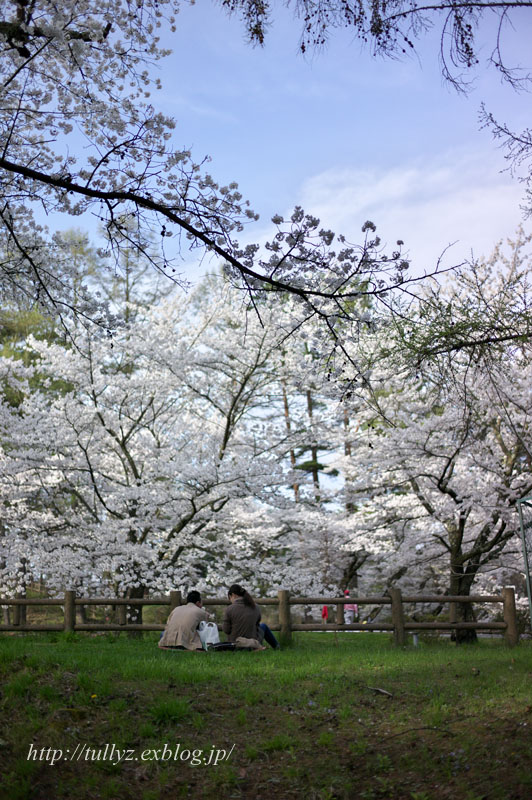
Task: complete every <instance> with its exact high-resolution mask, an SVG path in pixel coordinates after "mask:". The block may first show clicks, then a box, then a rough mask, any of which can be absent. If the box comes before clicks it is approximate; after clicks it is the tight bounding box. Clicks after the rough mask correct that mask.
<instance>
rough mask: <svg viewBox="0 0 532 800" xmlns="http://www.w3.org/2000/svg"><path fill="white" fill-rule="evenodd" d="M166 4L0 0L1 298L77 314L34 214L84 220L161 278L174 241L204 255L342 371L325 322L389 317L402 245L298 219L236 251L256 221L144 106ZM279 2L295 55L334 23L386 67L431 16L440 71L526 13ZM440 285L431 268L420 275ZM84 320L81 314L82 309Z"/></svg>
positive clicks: (246, 15)
mask: <svg viewBox="0 0 532 800" xmlns="http://www.w3.org/2000/svg"><path fill="white" fill-rule="evenodd" d="M179 5H180V2H179V0H136V2H135V3H134V4H130V2H129V0H108V2H106V4H104V7H100V6H99V5H98V4H96V3H95V2H93V1H92V0H85V2H84V3H79V2H76V0H62V2H61V3H60V4H57V3H56V2H54V0H32V2H26V0H0V139H1V141H2V149H1V155H0V204H1V207H2V208H9V212H10V217H9V219H10V225H9V226H6V225H4V227H3V229H2V230H1V231H0V236H1V237H2V241H1V242H0V246H1V247H2V249H3V251H4V252H5V253H10V252H12V251H16V252H17V261H16V266H14V268H13V269H12V270H3V272H2V275H3V281H2V285H0V290H1V291H2V292H3V293H4V294H8V293H9V292H8V291H7V290H6V286H7V287H8V289H9V291H12V292H16V291H20V289H21V287H22V291H24V292H25V293H26V295H28V296H33V298H34V300H38V301H40V302H44V300H43V298H44V299H47V300H48V302H49V303H51V305H52V307H54V306H55V308H59V307H64V308H68V309H72V313H73V314H76V313H77V309H76V307H75V303H74V302H71V298H68V299H65V298H64V297H61V296H60V295H61V292H62V291H63V290H64V283H65V278H66V273H64V274H63V276H62V279H61V281H58V280H56V281H55V282H54V279H53V271H54V260H53V257H52V248H51V246H50V236H49V235H48V233H47V231H46V230H43V228H42V226H41V225H40V224H38V222H37V221H36V219H35V216H34V213H33V212H34V209H35V208H36V207H37V206H40V209H41V211H42V210H44V212H45V213H48V212H49V211H53V212H59V213H61V214H64V215H67V216H69V217H70V219H72V218H74V219H76V221H77V220H78V219H79V218H80V217H81V216H82V215H83V214H85V213H87V212H91V213H93V214H95V215H96V216H97V217H98V218H99V219H100V221H101V222H102V223H103V226H104V233H105V236H106V238H107V243H108V247H109V249H110V251H111V252H114V253H115V255H116V254H117V253H120V252H121V248H123V247H124V246H127V247H129V248H131V247H133V248H136V250H137V252H139V253H140V254H142V255H144V256H145V257H146V258H147V260H148V262H149V263H150V264H151V265H152V266H153V267H154V268H155V269H158V270H160V271H161V272H163V273H164V274H166V275H168V276H169V277H170V278H171V279H173V280H177V277H176V272H177V269H176V267H177V265H178V261H179V259H180V258H181V255H180V254H181V249H180V246H181V244H184V243H185V244H187V245H188V246H189V247H201V248H203V249H204V250H205V251H207V252H209V253H211V254H213V255H215V256H217V257H218V258H219V259H220V260H221V261H222V263H223V264H224V268H225V271H226V274H227V276H228V277H229V278H230V279H232V280H233V281H234V282H236V283H237V284H238V285H239V287H240V288H241V289H242V290H243V291H244V292H246V293H247V295H248V297H249V300H250V303H251V304H252V305H253V306H254V307H255V309H256V311H257V313H258V314H259V315H260V300H261V297H262V296H263V294H264V292H271V291H276V292H280V293H283V294H286V295H290V296H291V297H293V298H295V299H297V300H298V301H299V305H300V309H301V310H300V312H299V316H300V319H295V318H294V329H297V327H299V325H300V323H301V320H307V319H309V318H310V317H318V318H319V319H321V320H322V321H324V322H325V323H326V325H325V328H326V337H327V339H328V341H329V342H333V343H334V351H335V352H337V353H341V354H342V357H343V358H346V357H347V358H348V354H346V349H345V347H344V345H343V343H342V341H341V336H340V334H339V330H340V323H345V322H347V323H349V324H351V323H353V322H354V323H355V324H358V323H359V322H360V321H361V320H362V318H363V316H364V315H363V314H361V305H362V304H363V303H364V300H365V298H374V299H375V300H376V301H378V303H379V304H380V306H381V307H382V309H383V310H384V309H385V310H386V311H387V312H390V310H392V311H394V313H396V312H397V306H396V305H395V304H394V303H393V302H392V298H393V295H394V294H395V293H399V294H401V295H404V296H406V297H408V296H410V293H411V289H412V285H413V284H415V283H416V282H417V281H419V280H420V278H414V277H412V276H411V275H410V274H409V272H408V266H409V265H408V262H407V260H406V259H405V257H404V254H403V252H402V250H401V248H402V242H400V241H398V243H397V249H395V250H394V251H393V252H392V253H390V254H389V255H386V254H385V253H384V252H383V246H382V244H381V242H380V239H379V237H378V236H377V235H376V233H375V226H374V225H373V224H372V223H366V225H365V226H364V227H363V232H364V234H365V235H364V238H363V241H362V243H361V244H358V245H352V244H350V243H348V242H346V241H345V239H344V238H343V237H341V236H335V234H333V233H332V232H331V231H328V230H326V229H324V228H322V227H321V226H320V221H319V220H317V219H315V218H313V217H311V216H309V215H305V213H304V212H303V211H302V209H300V208H296V209H295V211H294V213H293V214H292V216H291V218H290V219H288V220H285V219H283V218H281V217H274V218H273V223H274V226H275V230H276V232H275V235H274V237H273V239H272V241H271V242H268V243H266V245H265V246H263V247H259V246H258V245H247V246H240V245H239V243H238V241H237V238H236V234H238V233H240V232H241V231H242V230H243V227H244V225H245V224H246V223H247V222H250V221H252V220H255V219H256V215H255V214H254V213H253V212H252V211H251V210H250V209H249V206H248V204H247V203H245V202H244V201H243V200H242V197H241V195H240V194H239V192H238V187H237V184H236V183H231V184H230V185H229V186H225V187H224V186H218V184H216V183H215V181H214V180H213V179H212V178H211V177H210V175H208V174H206V172H205V169H204V164H203V163H201V164H196V163H194V162H193V161H192V158H191V154H190V152H188V151H186V150H181V151H180V150H174V149H172V147H171V144H170V142H171V138H172V130H173V128H174V125H175V123H174V121H173V120H172V119H170V118H167V117H165V116H164V115H163V114H161V113H158V112H157V111H156V110H155V109H154V108H153V106H152V105H151V100H150V99H149V94H150V91H151V89H152V88H153V86H157V84H158V81H157V79H153V78H152V73H151V69H150V68H151V66H152V65H153V63H154V62H155V61H157V60H158V59H160V58H162V57H164V55H165V51H164V50H163V49H162V47H161V46H160V44H159V40H158V37H157V30H158V28H160V27H161V25H165V26H166V27H167V28H168V29H172V28H175V24H176V21H175V14H176V13H177V11H178V10H179ZM221 5H222V7H223V8H224V9H225V10H226V11H228V12H230V13H235V14H238V15H240V16H241V17H242V18H243V22H244V25H245V28H246V30H247V33H248V36H249V38H250V40H251V41H252V42H255V43H259V44H262V43H263V42H264V41H265V35H266V33H267V28H268V22H269V15H270V12H271V10H272V8H271V6H270V4H268V3H263V2H256V0H221ZM287 5H289V6H291V7H292V9H293V10H294V12H295V14H296V16H298V17H299V18H300V20H301V22H302V26H303V33H302V39H301V48H302V50H305V49H306V48H307V47H309V46H310V45H311V44H312V45H313V46H319V45H320V44H323V43H324V42H325V40H326V38H327V35H328V32H329V31H330V30H332V29H334V28H338V27H344V26H348V27H350V28H352V29H353V30H354V31H355V33H356V35H357V36H358V37H359V38H361V39H362V40H363V41H365V42H367V43H368V44H370V45H371V46H372V47H373V49H374V51H375V52H382V53H385V54H386V55H390V56H396V55H398V56H399V55H401V54H402V53H403V52H404V51H405V50H410V49H412V48H413V47H414V40H415V39H416V38H417V37H418V36H419V35H421V34H422V33H423V32H424V31H425V30H427V29H428V28H429V27H431V26H432V25H433V23H434V21H435V20H436V19H438V18H439V17H441V19H442V21H443V31H444V34H445V41H447V38H449V41H450V42H451V47H450V58H451V63H453V64H459V65H460V66H464V65H465V66H471V65H472V64H473V63H474V62H475V60H476V42H475V36H476V32H477V25H478V22H479V21H480V19H481V17H482V15H484V14H485V13H495V14H499V15H500V18H501V25H502V24H503V23H504V22H505V20H506V18H507V15H508V13H509V12H510V11H513V10H516V11H519V10H520V9H523V8H524V9H527V8H528V7H529V5H532V0H527V2H510V3H501V2H489V0H488V1H487V2H485V3H482V2H477V0H473V2H463V1H462V0H459V1H458V2H448V0H446V1H445V2H442V3H429V4H422V3H419V4H416V3H415V2H411V1H410V0H376V2H374V0H371V2H370V0H357V2H352V1H351V0H330V2H327V3H324V2H322V1H321V0H291V2H290V1H289V2H288V3H287ZM501 32H502V28H499V30H498V33H497V39H496V42H495V45H494V47H493V50H492V56H493V57H492V62H493V63H494V65H495V66H496V67H497V69H500V70H501V71H502V72H503V73H504V74H505V76H506V77H508V78H510V77H512V76H515V73H513V72H512V70H511V68H510V67H508V66H507V65H504V64H503V63H502V60H501V58H499V55H500V50H501V48H500V42H501ZM444 63H446V62H444ZM95 206H96V208H95ZM154 236H155V237H156V238H157V241H158V245H157V249H156V250H155V249H154V247H153V238H154ZM172 236H174V237H175V238H174V239H173V240H172V241H171V242H168V238H169V237H172ZM167 237H168V238H167ZM148 242H150V245H149V246H148V245H147V243H148ZM172 242H174V243H175V244H172ZM47 258H48V263H47V261H46V259H47ZM441 272H442V270H441V269H440V267H439V265H437V266H436V268H435V269H434V270H433V271H432V272H430V274H431V275H436V274H439V273H441ZM50 276H52V279H50ZM424 277H426V276H424ZM10 282H11V283H10ZM32 293H33V294H32ZM354 301H359V302H358V303H355V302H354ZM366 308H367V306H366ZM83 315H84V316H85V318H87V317H90V316H91V311H90V309H89V310H87V306H86V307H85V308H84V311H83ZM98 315H100V317H101V314H100V311H99V309H98V310H95V311H93V312H92V317H93V318H94V319H95V318H96V316H98Z"/></svg>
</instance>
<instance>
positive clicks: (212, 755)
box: [0, 633, 532, 800]
mask: <svg viewBox="0 0 532 800" xmlns="http://www.w3.org/2000/svg"><path fill="white" fill-rule="evenodd" d="M144 637H145V638H143V639H136V640H131V639H128V638H126V637H125V636H124V634H121V635H120V637H115V636H114V635H105V636H102V635H100V636H88V635H83V634H75V635H73V634H70V635H65V634H58V635H51V634H28V635H25V636H22V635H20V634H17V635H14V636H9V635H3V636H1V637H0V674H1V683H2V688H1V708H2V729H1V732H0V764H1V767H0V772H1V773H2V788H1V789H0V797H1V798H2V800H4V799H5V800H25V799H26V798H27V799H28V800H29V799H30V798H31V800H59V799H60V798H65V800H66V798H68V799H69V800H91V799H92V798H109V799H110V800H121V799H122V798H124V799H128V800H129V798H131V799H133V798H135V800H158V798H200V797H201V798H216V800H226V798H227V799H228V800H229V799H230V798H246V800H259V798H264V800H266V798H278V799H279V800H289V799H290V798H305V800H313V798H316V800H317V799H318V798H319V799H320V800H333V798H361V799H362V800H374V799H375V800H376V799H377V798H384V799H385V800H403V799H404V800H440V798H442V799H443V798H446V799H447V798H449V800H451V798H452V800H481V798H486V800H487V799H488V798H489V800H513V798H515V800H530V798H532V643H530V642H523V643H521V644H520V645H519V646H518V647H517V648H515V649H513V650H509V649H507V648H506V647H505V646H504V644H503V643H502V641H501V639H494V640H490V641H482V642H480V643H479V644H477V645H474V646H470V647H462V648H457V647H456V646H455V645H453V644H451V643H450V642H448V641H437V640H432V639H427V640H425V641H423V640H422V641H421V643H420V646H419V647H418V648H413V647H412V646H409V647H406V648H402V649H396V648H394V647H393V646H392V644H391V641H390V638H389V637H388V636H386V635H380V634H373V635H372V634H361V635H352V634H339V635H338V636H335V635H332V634H312V633H309V634H298V635H295V637H294V645H293V646H292V647H289V648H284V649H283V650H281V651H280V652H276V651H273V650H266V651H264V652H257V653H246V652H243V653H205V654H203V653H199V654H195V653H183V652H172V651H158V649H157V647H156V640H157V638H158V637H157V635H153V636H151V635H149V634H145V635H144ZM113 745H114V748H113ZM106 746H107V749H106ZM30 747H31V753H32V757H30V758H28V755H29V753H30ZM76 748H77V749H76ZM155 751H157V756H158V758H155ZM119 759H120V760H119ZM52 761H54V763H51V762H52ZM215 762H217V763H215Z"/></svg>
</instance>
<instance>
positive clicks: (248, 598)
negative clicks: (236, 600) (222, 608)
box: [227, 583, 255, 608]
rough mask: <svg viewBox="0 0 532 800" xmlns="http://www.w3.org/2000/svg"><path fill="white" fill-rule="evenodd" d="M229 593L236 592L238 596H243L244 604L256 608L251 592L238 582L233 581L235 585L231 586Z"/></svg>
mask: <svg viewBox="0 0 532 800" xmlns="http://www.w3.org/2000/svg"><path fill="white" fill-rule="evenodd" d="M227 594H228V595H230V594H236V595H237V597H241V598H242V600H243V601H244V605H246V606H249V607H250V608H255V601H254V599H253V598H252V596H251V595H250V593H249V592H246V590H245V589H243V588H242V587H241V586H239V585H238V583H233V585H232V586H230V587H229V589H228V592H227Z"/></svg>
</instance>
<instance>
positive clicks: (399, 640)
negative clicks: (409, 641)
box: [388, 589, 406, 647]
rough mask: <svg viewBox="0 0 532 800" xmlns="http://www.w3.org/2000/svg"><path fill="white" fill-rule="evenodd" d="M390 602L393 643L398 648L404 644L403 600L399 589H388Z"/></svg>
mask: <svg viewBox="0 0 532 800" xmlns="http://www.w3.org/2000/svg"><path fill="white" fill-rule="evenodd" d="M388 594H389V595H390V598H391V600H392V623H393V643H394V644H395V645H397V646H398V647H402V646H403V645H404V644H405V639H406V637H405V617H404V612H403V598H402V595H401V590H400V589H388Z"/></svg>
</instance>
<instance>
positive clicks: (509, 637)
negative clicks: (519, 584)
mask: <svg viewBox="0 0 532 800" xmlns="http://www.w3.org/2000/svg"><path fill="white" fill-rule="evenodd" d="M502 600H503V605H502V613H503V618H504V621H505V622H506V630H505V631H504V640H505V642H506V644H507V645H509V646H510V647H515V645H516V644H517V643H518V641H519V631H518V630H517V614H516V612H515V590H514V587H513V586H505V587H504V588H503V590H502Z"/></svg>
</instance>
